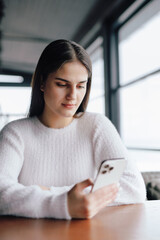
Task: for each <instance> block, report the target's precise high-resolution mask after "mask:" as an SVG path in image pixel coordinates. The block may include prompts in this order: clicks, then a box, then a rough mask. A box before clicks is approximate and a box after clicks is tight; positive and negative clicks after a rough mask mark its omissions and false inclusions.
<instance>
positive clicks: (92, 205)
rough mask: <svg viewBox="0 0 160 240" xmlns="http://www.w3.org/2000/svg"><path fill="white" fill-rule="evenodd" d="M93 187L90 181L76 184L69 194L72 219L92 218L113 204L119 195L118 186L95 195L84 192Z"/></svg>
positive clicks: (97, 191)
mask: <svg viewBox="0 0 160 240" xmlns="http://www.w3.org/2000/svg"><path fill="white" fill-rule="evenodd" d="M91 185H93V183H92V181H91V180H90V179H87V180H85V181H83V182H81V183H78V184H76V185H75V186H74V187H73V188H72V189H71V190H70V191H69V192H68V209H69V214H70V216H71V217H72V218H87V219H89V218H92V217H93V216H95V215H96V214H97V213H98V212H99V211H100V210H101V209H103V208H104V207H106V206H107V205H108V204H109V203H111V202H113V201H114V200H115V198H116V195H117V193H118V186H117V185H116V184H112V185H108V186H105V187H103V188H100V189H98V190H96V191H95V192H93V193H89V194H85V193H84V192H83V190H84V189H85V188H86V187H88V186H91Z"/></svg>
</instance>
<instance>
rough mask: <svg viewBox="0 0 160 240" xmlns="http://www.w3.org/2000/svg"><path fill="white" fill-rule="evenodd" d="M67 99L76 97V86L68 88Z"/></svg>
mask: <svg viewBox="0 0 160 240" xmlns="http://www.w3.org/2000/svg"><path fill="white" fill-rule="evenodd" d="M66 97H67V99H73V100H74V99H76V87H74V86H72V87H70V88H69V89H68V92H67V96H66Z"/></svg>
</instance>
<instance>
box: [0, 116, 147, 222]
mask: <svg viewBox="0 0 160 240" xmlns="http://www.w3.org/2000/svg"><path fill="white" fill-rule="evenodd" d="M118 157H125V159H126V160H127V167H126V169H125V171H124V173H123V176H122V177H121V180H120V185H121V190H120V196H119V197H117V199H116V200H115V202H114V203H113V204H112V205H117V204H118V205H119V204H129V203H139V202H143V201H144V200H145V197H146V192H145V186H144V182H143V180H142V177H141V175H140V173H139V172H138V171H137V169H136V167H135V166H134V164H133V163H132V162H131V160H129V158H128V156H127V151H126V149H125V147H124V145H123V144H122V142H121V140H120V137H119V135H118V133H117V131H116V129H115V128H114V126H113V125H112V123H111V122H110V121H109V120H108V119H107V118H106V117H105V116H102V115H100V114H95V113H85V114H84V115H83V116H82V117H80V118H78V119H74V120H73V121H72V123H71V124H70V125H68V126H67V127H65V128H61V129H53V128H48V127H46V126H44V125H43V124H42V123H41V122H40V121H39V120H38V118H37V117H33V118H26V119H21V120H16V121H13V122H11V123H9V124H8V125H6V126H5V127H4V128H3V130H2V131H1V133H0V214H1V215H4V214H5V215H7V214H10V215H17V216H25V217H33V218H43V217H52V218H60V219H70V215H69V213H68V208H67V192H68V191H69V190H70V189H71V188H72V187H73V185H74V184H76V183H78V182H81V181H83V180H85V179H88V178H94V177H95V175H96V173H97V170H98V168H99V165H100V163H101V162H102V161H103V160H105V159H110V158H118ZM39 185H42V186H48V187H51V190H50V191H44V190H42V189H41V188H40V187H39Z"/></svg>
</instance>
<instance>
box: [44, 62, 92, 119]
mask: <svg viewBox="0 0 160 240" xmlns="http://www.w3.org/2000/svg"><path fill="white" fill-rule="evenodd" d="M87 80H88V71H87V69H86V68H85V66H84V65H83V64H82V63H81V62H79V61H78V60H77V61H74V62H68V63H65V64H63V65H62V66H61V67H60V68H59V70H57V71H56V72H54V73H51V74H49V76H48V78H47V80H46V82H45V85H44V86H43V88H41V90H42V91H43V92H44V102H45V106H44V111H43V115H47V114H48V116H51V117H52V119H53V118H55V119H56V118H59V117H63V118H73V115H74V114H75V113H76V111H77V109H78V107H79V106H80V104H81V102H82V100H83V98H84V96H85V94H86V87H87Z"/></svg>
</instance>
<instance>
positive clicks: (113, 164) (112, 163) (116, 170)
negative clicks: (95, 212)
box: [91, 158, 126, 192]
mask: <svg viewBox="0 0 160 240" xmlns="http://www.w3.org/2000/svg"><path fill="white" fill-rule="evenodd" d="M125 166H126V160H125V159H124V158H114V159H109V160H104V161H103V162H102V163H101V165H100V167H99V170H98V174H97V177H96V179H95V181H94V185H93V187H92V190H91V192H94V191H96V190H97V189H99V188H101V187H104V186H107V185H109V184H113V183H118V182H119V179H120V177H121V176H122V173H123V171H124V169H125Z"/></svg>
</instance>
